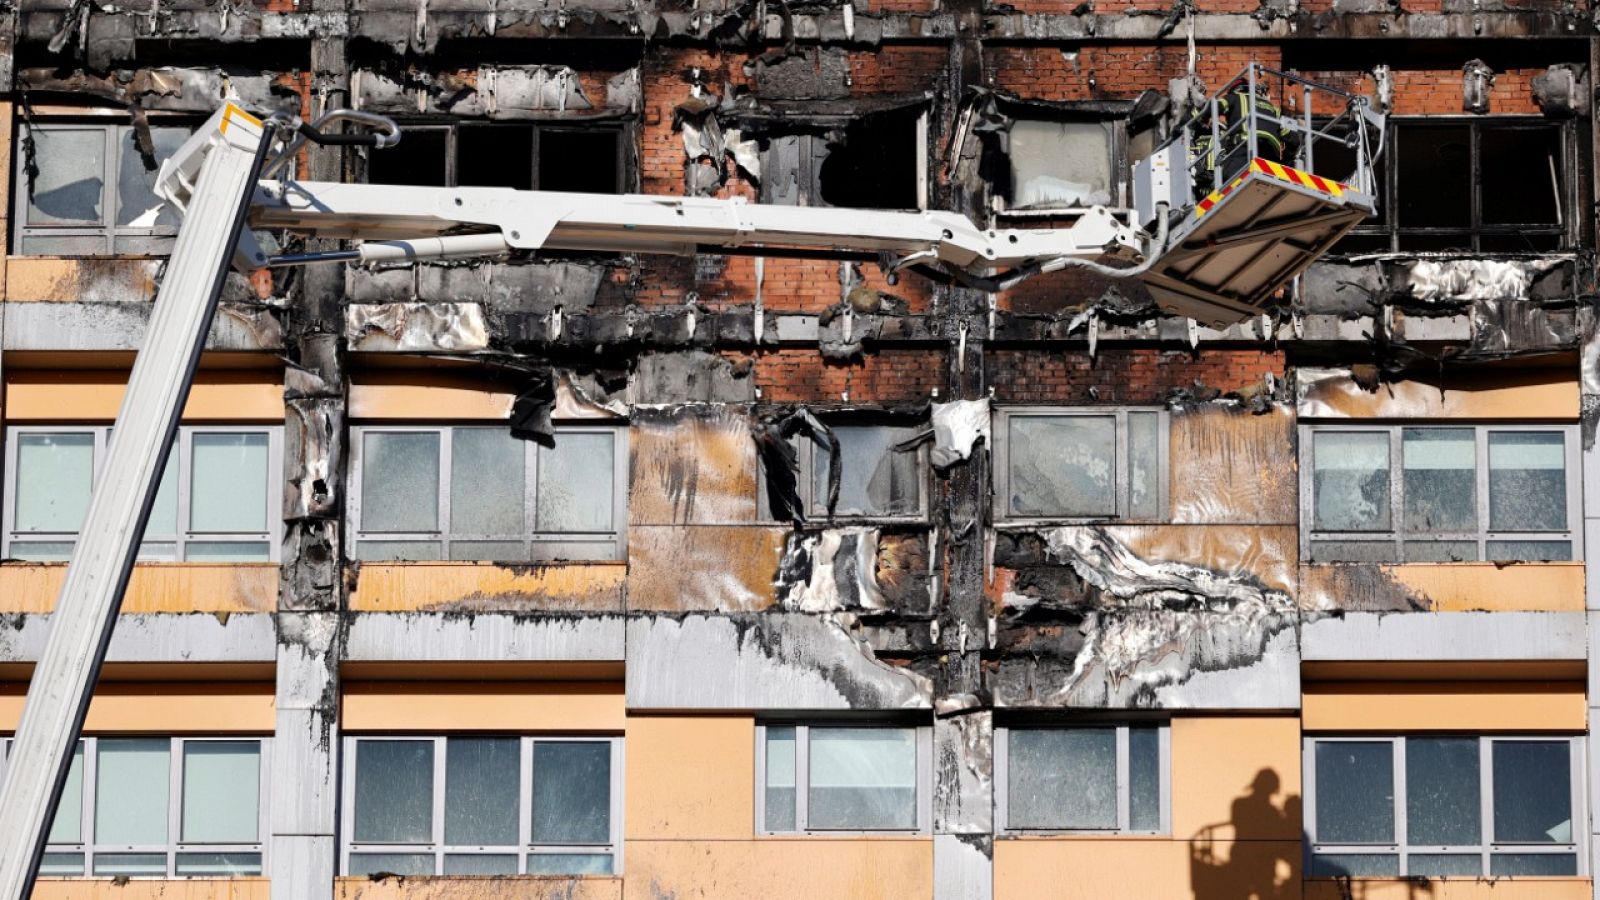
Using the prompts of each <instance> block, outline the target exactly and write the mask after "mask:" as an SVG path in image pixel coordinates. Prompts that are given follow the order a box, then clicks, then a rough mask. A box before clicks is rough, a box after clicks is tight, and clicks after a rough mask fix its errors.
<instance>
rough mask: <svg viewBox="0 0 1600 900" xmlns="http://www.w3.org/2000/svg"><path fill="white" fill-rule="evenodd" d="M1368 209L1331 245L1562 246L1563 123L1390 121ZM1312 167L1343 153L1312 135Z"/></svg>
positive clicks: (1565, 244) (1504, 249)
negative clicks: (1369, 213)
mask: <svg viewBox="0 0 1600 900" xmlns="http://www.w3.org/2000/svg"><path fill="white" fill-rule="evenodd" d="M1385 144H1386V149H1385V150H1384V154H1383V156H1382V157H1380V158H1379V159H1378V161H1377V166H1376V167H1375V172H1374V175H1375V182H1376V193H1377V198H1378V215H1377V216H1375V217H1373V218H1372V219H1369V220H1367V221H1366V222H1364V223H1362V225H1361V226H1360V227H1358V228H1357V229H1355V230H1354V231H1352V232H1351V233H1350V234H1349V235H1347V236H1346V237H1345V238H1344V239H1343V240H1341V241H1340V242H1339V243H1338V244H1337V245H1336V246H1335V248H1334V249H1335V251H1336V252H1339V253H1383V252H1395V251H1402V252H1415V253H1541V252H1552V251H1558V250H1564V249H1567V248H1569V247H1570V245H1571V242H1570V237H1569V228H1568V225H1567V219H1568V217H1569V215H1570V213H1569V212H1568V210H1569V209H1570V199H1569V192H1570V184H1571V177H1570V175H1569V174H1568V172H1569V166H1570V161H1571V156H1572V154H1571V153H1570V152H1569V151H1568V149H1567V144H1568V137H1567V128H1566V127H1565V126H1563V125H1562V124H1560V123H1554V122H1546V121H1543V120H1539V119H1531V118H1527V119H1524V118H1509V117H1506V118H1500V119H1473V120H1459V119H1445V120H1437V119H1433V120H1430V119H1397V120H1391V122H1390V124H1389V132H1388V135H1387V137H1386V140H1385ZM1316 152H1317V154H1318V157H1317V168H1318V170H1319V171H1321V170H1322V169H1323V168H1324V166H1323V160H1324V159H1325V158H1327V157H1329V156H1332V157H1333V161H1332V162H1330V165H1333V166H1336V167H1337V166H1340V165H1341V163H1342V162H1343V157H1342V156H1341V155H1340V154H1343V153H1346V152H1351V160H1350V162H1351V164H1352V165H1353V160H1354V157H1353V152H1352V151H1345V150H1343V149H1342V148H1338V147H1337V146H1336V145H1334V144H1333V143H1332V142H1324V143H1319V145H1318V147H1317V151H1316Z"/></svg>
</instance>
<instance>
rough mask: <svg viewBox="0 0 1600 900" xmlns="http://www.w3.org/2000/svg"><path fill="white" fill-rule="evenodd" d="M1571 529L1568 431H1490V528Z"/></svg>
mask: <svg viewBox="0 0 1600 900" xmlns="http://www.w3.org/2000/svg"><path fill="white" fill-rule="evenodd" d="M1566 528H1567V451H1566V435H1564V434H1562V433H1561V432H1559V431H1527V432H1514V431H1511V432H1508V431H1495V432H1490V433H1489V529H1490V530H1491V531H1565V530H1566Z"/></svg>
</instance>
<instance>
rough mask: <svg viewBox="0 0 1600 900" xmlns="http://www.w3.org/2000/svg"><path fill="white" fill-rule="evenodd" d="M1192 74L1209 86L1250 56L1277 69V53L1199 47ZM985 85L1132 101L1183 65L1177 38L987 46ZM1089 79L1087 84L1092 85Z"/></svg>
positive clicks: (1044, 95)
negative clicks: (1110, 43)
mask: <svg viewBox="0 0 1600 900" xmlns="http://www.w3.org/2000/svg"><path fill="white" fill-rule="evenodd" d="M1199 50H1200V56H1199V61H1198V63H1197V65H1196V67H1195V70H1196V72H1197V73H1198V74H1199V75H1200V77H1201V79H1202V80H1204V81H1205V83H1206V85H1207V86H1209V87H1211V88H1212V89H1213V90H1215V89H1217V88H1220V87H1221V86H1222V85H1223V84H1224V83H1226V82H1227V80H1228V79H1230V78H1232V77H1233V76H1235V75H1237V74H1239V72H1240V70H1242V69H1243V68H1244V67H1245V66H1246V65H1248V64H1249V63H1250V62H1251V61H1252V60H1253V61H1256V62H1261V63H1264V64H1266V65H1268V66H1272V67H1277V66H1278V65H1279V64H1280V63H1281V60H1282V54H1281V53H1280V52H1279V50H1278V48H1277V47H1272V46H1267V45H1249V44H1232V45H1225V46H1224V45H1216V44H1202V45H1200V48H1199ZM984 59H985V62H986V64H987V66H988V78H989V83H990V84H991V85H993V86H994V87H997V88H1001V89H1003V90H1008V91H1013V92H1015V93H1017V94H1020V95H1022V96H1024V97H1029V98H1032V99H1036V100H1132V99H1134V98H1135V97H1138V96H1139V94H1141V93H1143V92H1144V91H1145V90H1146V89H1150V90H1157V91H1161V92H1163V93H1165V92H1166V89H1167V82H1168V80H1170V79H1173V78H1179V77H1181V76H1182V75H1183V74H1184V72H1185V71H1187V69H1188V60H1189V56H1188V51H1187V50H1185V49H1184V46H1183V44H1182V43H1181V42H1177V41H1174V42H1171V43H1166V44H1157V45H1151V44H1118V45H1114V46H1086V47H1085V46H1079V47H991V48H987V49H986V50H985V51H984ZM1091 82H1092V83H1091Z"/></svg>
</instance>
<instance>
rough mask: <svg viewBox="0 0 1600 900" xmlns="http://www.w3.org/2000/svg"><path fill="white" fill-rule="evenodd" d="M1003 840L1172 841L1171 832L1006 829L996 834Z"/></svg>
mask: <svg viewBox="0 0 1600 900" xmlns="http://www.w3.org/2000/svg"><path fill="white" fill-rule="evenodd" d="M995 839H996V840H1001V841H1150V842H1157V843H1170V842H1172V841H1173V840H1174V838H1173V836H1172V835H1170V834H1148V833H1145V832H1128V831H1006V832H1002V833H1000V834H997V835H995Z"/></svg>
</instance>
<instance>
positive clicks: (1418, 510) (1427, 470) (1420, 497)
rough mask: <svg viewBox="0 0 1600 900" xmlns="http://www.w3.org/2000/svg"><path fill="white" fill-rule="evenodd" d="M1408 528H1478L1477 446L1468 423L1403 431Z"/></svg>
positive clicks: (1406, 527) (1437, 529)
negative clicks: (1455, 426)
mask: <svg viewBox="0 0 1600 900" xmlns="http://www.w3.org/2000/svg"><path fill="white" fill-rule="evenodd" d="M1401 447H1402V453H1401V459H1402V466H1403V476H1404V478H1405V512H1404V521H1405V525H1404V528H1405V530H1406V531H1476V530H1477V527H1478V499H1477V498H1478V492H1477V471H1478V448H1477V441H1476V438H1475V436H1474V432H1473V430H1472V429H1470V428H1407V429H1404V430H1403V431H1402V432H1401Z"/></svg>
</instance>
